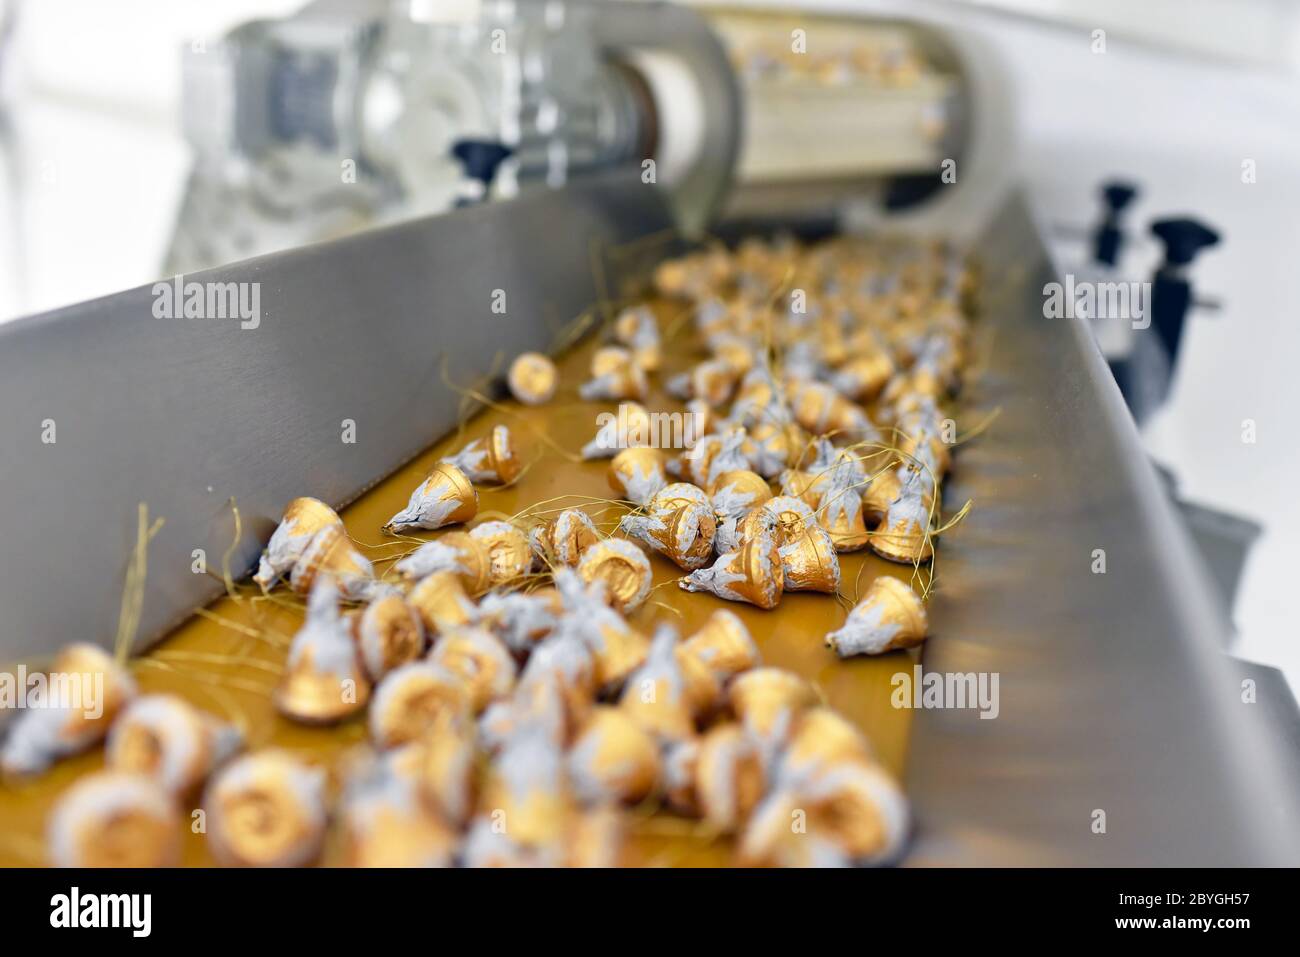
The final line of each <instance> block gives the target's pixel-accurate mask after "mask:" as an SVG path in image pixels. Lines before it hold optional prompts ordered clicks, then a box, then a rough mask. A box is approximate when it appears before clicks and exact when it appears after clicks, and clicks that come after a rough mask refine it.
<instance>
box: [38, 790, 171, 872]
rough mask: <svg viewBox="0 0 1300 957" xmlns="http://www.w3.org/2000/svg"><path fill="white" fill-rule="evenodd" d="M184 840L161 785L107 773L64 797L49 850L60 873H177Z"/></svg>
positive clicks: (52, 817) (50, 833)
mask: <svg viewBox="0 0 1300 957" xmlns="http://www.w3.org/2000/svg"><path fill="white" fill-rule="evenodd" d="M180 838H181V821H180V815H179V813H178V812H177V809H176V806H175V804H174V802H173V799H172V795H171V793H170V792H169V791H168V790H167V789H166V788H165V787H164V786H163V784H162V783H161V782H160V781H158V780H156V779H153V778H150V777H147V776H145V775H140V774H132V773H129V772H124V771H101V772H99V773H96V774H91V775H88V776H86V777H83V778H82V779H81V780H79V781H77V782H76V783H75V784H73V785H72V787H70V788H68V790H67V791H65V792H64V793H63V794H62V795H61V796H60V797H59V800H58V801H57V803H55V805H54V808H53V810H52V811H51V814H50V819H49V824H48V827H47V836H46V846H47V848H48V851H49V857H50V863H51V864H53V865H54V866H55V867H97V868H98V867H116V868H123V867H131V868H135V867H175V866H176V865H177V864H179V863H180Z"/></svg>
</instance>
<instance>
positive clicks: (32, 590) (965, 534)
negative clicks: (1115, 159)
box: [0, 0, 1300, 865]
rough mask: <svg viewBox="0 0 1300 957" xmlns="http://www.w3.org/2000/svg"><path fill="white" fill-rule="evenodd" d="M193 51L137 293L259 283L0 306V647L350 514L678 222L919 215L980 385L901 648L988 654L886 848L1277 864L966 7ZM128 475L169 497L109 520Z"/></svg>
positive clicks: (1194, 575)
mask: <svg viewBox="0 0 1300 957" xmlns="http://www.w3.org/2000/svg"><path fill="white" fill-rule="evenodd" d="M453 8H454V9H453ZM800 31H802V34H803V35H802V40H803V43H804V47H803V52H800V51H799V50H798V47H799V44H800V36H799V34H800ZM832 37H834V38H835V42H834V43H832V42H831V41H830V39H829V38H832ZM845 38H848V39H847V40H846V39H845ZM498 40H499V41H500V42H501V46H500V49H499V52H497V51H496V50H494V48H493V43H494V42H496V41H498ZM823 40H824V41H825V42H824V43H823V42H822V41H823ZM214 53H215V54H219V55H212V54H214ZM800 57H807V58H808V60H807V61H805V60H801V59H800ZM196 58H199V59H197V60H196ZM189 60H190V63H189V64H188V65H187V86H188V88H189V89H190V91H191V93H190V95H191V96H194V97H198V98H199V100H197V101H196V102H201V103H203V104H207V105H209V106H210V107H211V108H210V109H207V110H202V111H200V110H193V111H190V112H189V113H188V114H187V116H188V123H189V129H188V131H187V132H188V135H189V137H190V140H191V143H192V144H193V145H194V147H195V153H196V160H195V169H194V172H193V175H192V177H191V182H190V186H189V190H188V193H187V197H186V200H185V204H184V207H183V209H182V211H181V214H180V217H179V219H178V223H177V228H176V233H175V238H174V241H173V243H172V247H171V251H170V254H169V263H168V266H167V269H166V275H167V276H168V278H167V279H166V280H165V281H163V282H162V283H161V285H163V286H172V288H174V289H176V290H177V291H181V290H183V289H184V288H185V285H184V284H185V283H198V284H200V286H201V287H202V288H203V289H204V290H208V289H213V288H217V289H218V290H225V289H228V288H233V289H235V290H240V289H256V290H257V291H258V293H257V303H258V309H257V314H256V315H255V316H254V315H253V314H252V313H247V314H244V313H236V312H235V311H231V312H230V314H228V315H224V316H223V317H218V316H214V315H205V316H199V315H187V314H186V313H185V312H184V310H183V309H168V308H160V307H159V303H160V301H161V300H162V297H163V295H164V293H163V292H162V291H160V288H159V286H154V285H150V286H144V287H140V288H137V289H133V290H128V291H125V292H122V293H120V294H117V295H114V296H109V297H106V298H103V299H99V300H95V301H92V302H88V303H82V304H78V305H74V306H70V307H68V308H65V309H60V310H56V311H54V312H51V313H46V314H44V315H39V316H33V317H29V318H27V319H24V320H20V321H17V322H14V323H11V324H9V325H7V326H4V327H3V328H0V403H2V404H3V406H4V408H5V409H6V410H7V413H8V414H7V415H6V416H5V419H4V424H3V426H2V427H0V428H3V434H4V445H3V452H0V456H2V458H0V462H2V463H3V472H2V474H3V476H4V484H3V487H4V489H5V491H6V494H7V496H8V501H9V503H10V504H9V506H8V508H9V510H10V511H9V515H8V520H7V522H6V529H7V532H8V534H7V535H6V536H4V539H3V542H2V544H0V568H2V569H3V576H0V600H2V603H3V607H4V609H5V612H6V614H5V616H4V620H3V623H0V656H2V657H4V658H5V659H15V660H24V661H28V662H32V663H40V662H41V661H42V660H48V656H49V655H51V654H52V653H53V651H54V650H56V649H57V647H59V646H60V645H62V644H63V643H65V642H67V641H69V640H72V639H83V640H91V641H95V642H98V643H100V644H103V645H106V646H108V645H111V644H112V643H113V642H114V640H120V639H122V638H123V626H122V623H123V621H126V622H127V623H128V625H130V626H131V627H128V628H127V630H126V633H125V638H126V639H127V640H130V641H131V642H132V643H133V647H135V648H136V649H140V650H142V649H146V648H149V647H151V646H153V645H154V644H155V643H156V642H158V641H159V640H160V639H161V638H162V637H164V636H165V635H166V634H167V633H168V632H169V630H170V629H172V628H174V627H175V626H177V625H178V624H180V623H181V622H183V621H185V620H187V619H189V618H190V617H191V616H192V614H193V611H194V609H196V608H199V607H202V606H204V605H205V604H207V603H208V602H210V601H212V600H213V599H214V598H216V597H218V596H219V595H220V594H221V593H222V592H223V590H224V589H225V587H226V584H225V582H224V581H223V578H224V577H225V576H231V577H234V578H238V577H240V576H242V575H243V574H245V573H246V572H248V571H249V570H250V569H251V567H252V566H253V565H254V563H255V562H256V559H257V556H258V554H259V552H260V550H261V548H262V546H263V545H264V544H265V541H266V539H267V537H268V536H269V534H270V532H271V530H272V529H273V527H274V525H275V522H276V520H277V518H278V517H279V514H280V510H281V509H282V507H283V505H284V503H285V502H286V501H288V500H289V499H291V498H293V497H294V496H297V495H301V494H311V495H314V496H316V497H319V498H321V499H322V500H324V501H326V502H328V503H330V504H332V505H334V506H338V507H341V506H343V505H346V504H347V503H349V502H352V501H354V500H357V499H358V498H359V497H360V496H362V495H363V493H365V492H366V491H367V490H369V489H371V488H372V487H373V486H375V485H376V483H379V482H380V481H381V480H383V479H384V478H385V477H386V476H388V475H390V474H391V473H393V472H394V471H395V470H397V469H399V468H401V467H402V466H403V465H404V464H406V463H409V462H411V460H412V459H414V458H416V457H417V456H419V455H420V454H421V453H422V452H424V450H426V449H427V448H428V447H429V446H430V445H432V444H433V443H434V442H435V440H437V439H438V438H439V437H440V436H443V435H445V434H446V433H448V432H449V431H450V430H451V429H453V428H454V427H455V426H456V425H457V422H458V419H459V412H460V407H461V398H462V397H461V394H460V393H459V392H457V391H456V390H455V389H454V388H452V387H451V385H450V384H449V382H448V378H447V375H446V370H447V369H448V368H450V369H451V370H453V372H454V378H455V380H456V381H458V382H462V383H467V382H471V381H476V380H477V379H479V378H481V377H485V376H489V375H491V374H493V373H494V372H499V369H500V367H501V362H502V359H503V358H504V359H505V360H506V361H508V360H509V359H510V358H511V357H513V355H515V354H518V353H520V352H524V351H528V350H537V351H544V352H545V351H553V350H555V349H556V348H557V347H558V346H560V345H561V344H562V341H563V339H564V336H565V334H566V328H567V327H566V323H567V322H568V321H569V320H571V319H572V318H573V317H575V316H578V315H580V314H582V313H584V312H585V311H587V310H588V307H590V306H591V305H592V304H593V303H599V302H606V301H609V300H610V299H612V298H615V297H617V296H619V295H621V294H622V293H623V292H624V291H626V290H630V289H633V288H635V286H636V284H637V283H638V282H639V281H642V280H644V277H645V276H646V275H647V273H648V270H649V269H650V268H651V267H652V266H653V265H654V264H655V263H656V262H657V261H659V260H660V259H662V258H663V257H664V256H665V255H667V254H668V253H670V252H672V251H674V250H677V249H680V248H681V244H682V243H684V242H690V241H694V240H698V239H699V238H701V237H703V236H706V235H708V234H722V235H733V234H738V233H741V232H743V231H745V230H748V229H788V230H791V231H793V232H802V233H819V232H826V231H831V230H836V229H875V230H882V229H889V230H899V231H904V232H920V233H922V234H926V235H936V236H945V237H951V238H955V239H957V240H958V241H961V242H965V243H968V244H971V246H972V247H973V248H974V250H975V251H976V252H977V258H978V263H979V276H980V288H979V291H978V297H977V298H978V303H979V312H978V320H977V324H976V330H975V334H974V340H973V352H974V369H973V370H972V372H971V373H970V375H969V377H968V381H967V383H966V385H965V388H964V390H963V394H962V403H963V417H964V420H965V421H969V422H976V421H981V420H982V419H985V418H989V417H991V416H993V415H994V413H995V412H996V418H993V419H992V420H991V424H990V425H989V427H988V428H987V429H985V430H984V431H983V432H982V434H980V435H979V437H978V438H977V439H975V440H972V441H971V442H970V443H968V444H967V445H965V446H964V447H962V448H961V449H960V450H959V452H958V455H957V464H956V466H955V468H954V472H953V477H952V479H951V484H950V487H949V489H948V490H947V492H946V495H947V496H948V499H949V501H952V502H956V503H960V502H963V501H965V500H966V499H971V500H972V501H973V502H974V503H975V505H974V508H973V510H972V511H971V512H970V514H969V515H968V516H967V517H966V519H965V521H964V522H963V523H962V524H961V525H960V526H959V527H958V528H957V529H955V530H954V531H953V532H952V533H950V534H949V535H948V536H946V537H945V539H944V542H943V546H942V566H941V569H940V570H939V571H938V572H937V573H936V574H937V585H936V589H935V594H934V597H933V599H932V600H931V603H930V615H931V620H932V630H933V635H934V637H933V638H932V639H931V640H930V641H929V643H928V644H927V646H926V647H925V649H924V652H923V654H922V656H921V658H920V662H921V664H922V665H923V666H924V668H925V670H926V671H930V672H939V673H943V674H966V673H983V674H997V675H999V676H1000V688H1001V702H1000V708H999V713H998V715H997V717H996V719H994V720H984V719H983V718H981V716H980V713H979V712H978V711H976V710H970V709H948V710H926V709H919V710H917V711H916V713H915V714H914V715H913V716H912V723H911V725H910V731H909V737H908V740H907V743H906V752H907V758H906V773H905V776H904V781H905V784H906V789H907V791H908V793H909V796H910V797H911V799H912V801H913V804H914V809H915V817H916V821H917V825H916V835H915V839H914V840H913V842H912V845H911V848H910V851H909V854H908V857H907V860H908V861H910V862H913V863H919V864H1011V865H1020V864H1118V865H1136V864H1156V865H1180V864H1204V865H1224V864H1250V865H1259V864H1296V863H1298V862H1300V777H1298V775H1297V760H1296V750H1295V737H1294V723H1293V720H1294V718H1293V715H1292V714H1288V712H1287V707H1286V705H1282V706H1278V705H1277V704H1276V703H1277V702H1278V701H1279V700H1282V699H1281V695H1284V694H1285V688H1284V686H1282V687H1279V686H1278V685H1277V683H1276V682H1274V683H1271V684H1270V682H1271V681H1273V678H1272V676H1271V675H1269V674H1268V673H1267V672H1266V671H1261V672H1258V673H1248V674H1246V675H1243V674H1241V673H1239V671H1238V670H1237V668H1236V667H1235V666H1230V664H1229V662H1228V661H1227V659H1225V658H1224V657H1223V655H1222V653H1221V651H1220V648H1221V646H1222V634H1223V633H1224V631H1225V630H1226V629H1227V628H1228V627H1229V625H1228V623H1227V620H1226V615H1225V612H1224V609H1223V608H1222V607H1221V605H1220V603H1219V601H1218V600H1217V598H1216V597H1215V592H1214V589H1213V587H1212V585H1211V583H1210V578H1209V576H1208V574H1207V572H1206V570H1205V568H1204V567H1202V565H1201V563H1200V560H1199V559H1198V557H1197V555H1196V553H1195V551H1194V549H1193V547H1192V545H1191V543H1190V540H1189V537H1188V535H1187V532H1186V530H1185V529H1184V527H1183V526H1182V524H1181V523H1180V522H1179V521H1177V520H1176V518H1175V515H1174V512H1173V511H1172V508H1171V505H1170V503H1169V501H1168V499H1167V496H1166V495H1165V494H1164V493H1163V492H1162V489H1161V486H1160V483H1159V479H1158V477H1157V475H1156V473H1155V472H1154V470H1153V468H1152V466H1151V465H1150V463H1149V462H1148V460H1147V458H1146V456H1145V454H1144V453H1143V451H1142V448H1141V445H1140V442H1139V440H1138V436H1137V433H1136V430H1135V427H1134V424H1133V422H1132V419H1131V416H1130V415H1129V413H1128V411H1127V409H1126V408H1125V405H1124V402H1123V399H1122V397H1121V395H1120V393H1119V391H1118V389H1117V387H1116V385H1115V382H1114V379H1113V377H1112V376H1111V373H1110V371H1109V370H1108V368H1107V366H1106V363H1105V361H1104V360H1103V359H1102V357H1101V355H1100V354H1099V352H1098V351H1097V349H1096V346H1095V344H1094V342H1093V340H1092V337H1091V333H1090V332H1089V329H1088V327H1087V325H1086V324H1085V323H1082V322H1079V321H1075V320H1073V319H1048V318H1045V317H1044V310H1043V300H1042V295H1043V294H1042V290H1043V287H1044V285H1045V284H1046V283H1048V282H1050V281H1052V280H1053V279H1054V278H1056V273H1057V270H1056V266H1055V265H1054V263H1053V262H1052V260H1051V258H1050V256H1049V254H1048V253H1047V251H1046V248H1045V245H1044V243H1043V240H1042V238H1041V231H1040V229H1039V226H1038V224H1037V223H1036V221H1035V218H1034V212H1033V210H1032V209H1031V208H1030V207H1029V206H1028V204H1027V203H1026V201H1025V199H1024V197H1023V195H1022V194H1021V193H1020V191H1019V190H1018V189H1017V186H1016V177H1015V170H1014V162H1013V161H1012V159H1013V157H1014V142H1015V141H1014V116H1013V115H1012V113H1011V110H1010V108H1009V106H1008V105H1007V104H1008V103H1009V97H1008V96H1007V95H1006V89H1005V85H1004V84H1005V80H1004V79H1003V76H1002V74H1001V71H1000V70H999V69H998V64H997V63H996V61H995V60H994V59H992V58H991V57H990V56H989V55H988V53H987V51H986V50H985V49H984V48H983V46H982V45H981V43H980V42H979V39H978V37H975V36H965V35H961V34H960V33H957V32H954V31H951V30H947V31H945V30H940V29H938V28H936V27H932V26H929V25H925V24H918V23H902V22H887V23H867V22H846V21H844V20H835V19H830V18H827V19H819V18H816V17H808V16H802V17H800V18H799V21H798V22H794V21H789V22H787V21H784V20H781V19H779V18H766V19H764V18H759V17H751V16H747V15H745V14H742V13H737V12H735V11H733V10H730V9H728V10H726V11H722V12H713V13H712V14H711V16H705V15H701V14H699V13H696V12H693V11H690V10H687V9H684V8H681V7H676V6H664V5H657V4H638V3H629V4H618V5H613V6H603V5H588V4H582V3H562V2H558V0H549V2H539V3H527V2H515V3H510V4H493V3H485V4H446V5H445V6H444V5H442V4H427V5H426V4H419V3H412V4H398V5H388V4H370V3H346V2H318V3H314V4H311V5H310V6H309V7H308V8H307V9H306V10H304V12H303V13H302V14H300V15H299V16H297V17H295V18H290V19H289V20H285V21H277V22H265V23H257V24H250V25H249V26H247V27H244V28H240V29H239V30H237V31H235V32H234V34H232V35H231V37H230V38H229V39H228V41H227V44H226V46H225V47H224V48H223V51H211V50H209V51H207V53H204V54H196V53H192V54H191V55H190V57H189ZM864 104H868V105H869V108H868V107H867V106H864ZM814 107H815V108H814ZM647 161H651V162H650V165H647ZM349 164H350V165H349ZM953 170H955V171H956V175H955V176H951V175H948V174H950V173H951V172H952V171H953ZM455 207H459V208H455ZM180 272H184V275H183V276H181V277H177V278H176V279H175V280H173V279H172V278H171V276H172V274H173V273H180ZM229 284H234V286H230V285H229ZM167 295H170V293H168V294H167ZM179 298H180V297H179V296H178V297H177V300H179ZM500 301H504V302H505V303H506V305H505V308H504V310H497V309H494V308H493V304H494V302H500ZM141 505H144V506H145V507H147V512H148V516H149V518H148V520H147V521H146V522H145V526H146V527H147V525H148V523H149V522H152V521H153V520H154V519H155V518H157V517H161V518H163V519H165V524H164V525H162V526H161V528H160V529H158V530H157V533H156V535H155V536H154V537H152V539H147V538H146V540H145V542H144V543H143V544H142V540H141V528H142V524H141V520H140V511H139V508H140V506H141ZM142 548H143V549H144V551H145V553H146V554H147V574H146V576H145V579H144V585H143V590H142V592H141V593H140V596H139V597H140V602H139V607H138V609H134V608H130V609H129V608H126V607H125V605H126V604H127V602H124V599H123V580H124V577H125V576H126V574H127V571H128V569H129V568H130V569H141V570H143V568H142V566H141V564H140V563H139V556H140V554H141V549H142ZM1099 550H1100V551H1101V552H1102V553H1104V556H1105V561H1104V563H1103V565H1102V566H1101V567H1102V569H1103V570H1102V571H1101V572H1098V571H1097V570H1096V569H1097V564H1096V558H1097V554H1098V551H1099ZM199 555H202V556H204V558H205V564H206V566H207V567H209V568H211V569H212V570H213V573H212V574H208V573H196V572H195V563H196V561H197V556H199ZM137 619H138V620H137ZM787 627H795V626H787ZM809 640H810V642H812V643H813V644H815V645H817V646H820V635H814V636H812V637H810V639H809ZM817 650H820V648H819V647H818V649H817ZM1246 683H1250V685H1251V687H1252V688H1253V689H1255V693H1254V694H1252V695H1247V694H1245V693H1244V692H1243V688H1245V687H1246ZM1270 702H1271V703H1270ZM1288 736H1290V737H1288ZM890 747H892V745H891V746H890ZM1099 812H1100V814H1099ZM1099 821H1100V822H1103V823H1102V824H1101V825H1100V826H1099V825H1098V822H1099Z"/></svg>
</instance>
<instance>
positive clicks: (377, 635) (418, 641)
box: [352, 594, 424, 681]
mask: <svg viewBox="0 0 1300 957" xmlns="http://www.w3.org/2000/svg"><path fill="white" fill-rule="evenodd" d="M352 634H353V637H354V638H355V639H356V643H357V651H358V652H359V653H360V655H361V663H362V664H363V665H365V668H366V674H367V675H369V676H370V678H371V680H372V681H378V680H379V679H380V678H382V677H383V676H384V675H386V674H388V672H390V671H392V670H393V669H394V668H396V667H397V666H398V665H404V664H406V663H407V662H408V661H414V660H415V659H416V658H419V657H420V655H422V654H424V624H423V622H422V621H421V620H420V614H419V612H417V611H416V610H415V609H414V608H413V607H411V606H410V605H409V604H407V602H406V600H405V599H404V598H402V596H401V595H397V594H389V595H384V596H383V597H382V598H377V599H375V600H374V601H372V602H371V603H370V604H369V605H367V606H366V608H365V610H363V611H362V612H360V613H359V614H357V615H354V616H353V618H352Z"/></svg>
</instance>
